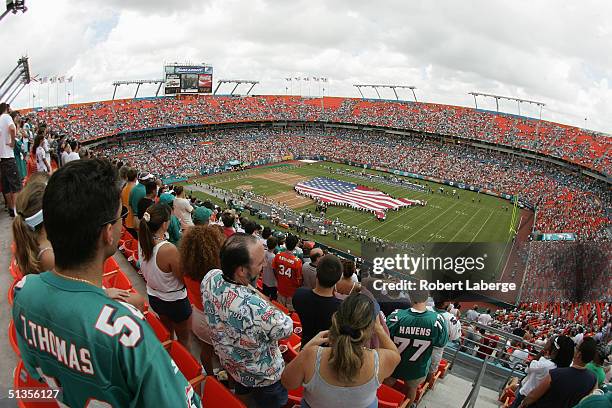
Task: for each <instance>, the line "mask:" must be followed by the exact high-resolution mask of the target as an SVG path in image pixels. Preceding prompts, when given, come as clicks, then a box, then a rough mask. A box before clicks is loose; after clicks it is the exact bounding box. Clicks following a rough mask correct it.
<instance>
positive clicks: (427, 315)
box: [387, 309, 448, 380]
mask: <svg viewBox="0 0 612 408" xmlns="http://www.w3.org/2000/svg"><path fill="white" fill-rule="evenodd" d="M387 326H388V327H389V334H390V336H391V339H392V340H393V342H394V343H395V344H396V345H397V349H398V351H399V352H400V354H401V356H402V360H401V362H400V363H399V365H398V366H397V367H396V369H395V372H394V373H393V377H394V378H400V379H403V380H416V379H418V378H421V377H425V376H426V375H427V372H428V371H429V364H430V363H431V352H432V351H433V348H434V347H443V346H444V345H446V341H447V340H448V330H447V329H446V323H445V322H444V318H443V317H442V316H441V315H439V314H437V313H436V312H432V311H430V310H426V311H425V312H417V311H415V310H413V309H405V310H396V311H395V312H393V313H391V314H390V315H389V317H388V318H387Z"/></svg>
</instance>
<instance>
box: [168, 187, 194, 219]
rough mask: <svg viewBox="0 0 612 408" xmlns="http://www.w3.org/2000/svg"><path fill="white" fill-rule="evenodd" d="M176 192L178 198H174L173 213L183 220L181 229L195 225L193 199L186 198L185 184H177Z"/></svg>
mask: <svg viewBox="0 0 612 408" xmlns="http://www.w3.org/2000/svg"><path fill="white" fill-rule="evenodd" d="M174 193H175V194H176V198H175V199H174V210H173V213H174V215H176V218H178V219H179V221H180V222H181V229H182V230H186V229H187V228H189V227H192V226H193V221H192V220H191V213H192V212H193V206H192V205H191V201H189V200H188V199H187V198H185V190H184V189H183V186H175V187H174Z"/></svg>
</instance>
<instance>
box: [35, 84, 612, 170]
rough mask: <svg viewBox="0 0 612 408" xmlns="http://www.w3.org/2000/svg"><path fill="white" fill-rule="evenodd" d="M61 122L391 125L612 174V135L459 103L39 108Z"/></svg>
mask: <svg viewBox="0 0 612 408" xmlns="http://www.w3.org/2000/svg"><path fill="white" fill-rule="evenodd" d="M37 115H38V116H39V118H40V119H43V120H45V121H46V122H47V123H48V124H50V125H51V126H52V127H53V128H54V129H57V130H59V131H61V132H64V133H66V134H68V135H69V136H72V137H75V138H78V139H80V140H81V141H91V140H95V139H101V138H105V137H109V136H112V135H114V134H117V133H118V132H120V131H133V130H142V129H148V128H164V127H170V126H184V125H197V124H215V123H231V122H252V121H309V122H317V121H322V122H335V123H349V124H358V125H371V126H381V127H389V128H395V129H401V130H411V131H418V132H427V133H431V134H438V135H448V136H455V137H461V138H466V139H472V140H477V141H485V142H488V143H494V144H498V145H501V146H509V147H512V148H514V149H524V150H527V151H532V152H536V153H539V154H543V155H547V156H550V157H554V158H559V159H563V160H565V161H567V162H570V163H573V164H576V165H579V166H582V167H584V168H586V169H589V170H594V171H596V172H598V173H600V174H602V175H604V176H609V175H610V174H612V159H611V156H612V136H610V135H605V134H600V133H595V132H591V131H587V130H584V129H579V128H576V127H572V126H566V125H562V124H558V123H553V122H547V121H540V120H536V119H530V118H526V117H518V116H514V115H507V114H498V113H494V112H489V111H482V110H475V109H472V108H465V107H459V106H449V105H439V104H429V103H413V102H394V101H370V100H361V99H354V98H340V97H325V98H322V99H321V98H302V97H298V96H272V95H271V96H252V97H236V96H234V97H232V96H199V97H198V96H189V97H180V98H169V97H164V98H156V99H131V100H116V101H103V102H95V103H89V104H79V105H69V106H64V107H59V108H55V109H50V110H41V111H38V112H37Z"/></svg>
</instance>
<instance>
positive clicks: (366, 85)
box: [353, 84, 418, 102]
mask: <svg viewBox="0 0 612 408" xmlns="http://www.w3.org/2000/svg"><path fill="white" fill-rule="evenodd" d="M353 86H354V87H355V88H357V90H358V91H359V94H361V97H362V98H363V99H365V97H364V96H363V92H361V88H372V89H374V91H376V95H378V99H381V97H380V93H379V92H378V88H389V89H392V90H393V93H394V94H395V99H396V100H398V101H399V100H400V99H399V96H398V94H397V89H410V90H411V91H412V96H413V97H414V101H415V102H418V100H417V97H416V93H415V92H414V90H415V89H417V88H416V87H415V86H412V85H374V84H354V85H353Z"/></svg>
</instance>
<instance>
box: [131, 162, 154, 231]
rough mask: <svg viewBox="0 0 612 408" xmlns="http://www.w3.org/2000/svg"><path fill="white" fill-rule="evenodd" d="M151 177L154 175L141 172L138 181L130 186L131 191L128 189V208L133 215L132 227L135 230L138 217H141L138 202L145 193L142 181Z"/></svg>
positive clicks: (144, 181) (151, 178)
mask: <svg viewBox="0 0 612 408" xmlns="http://www.w3.org/2000/svg"><path fill="white" fill-rule="evenodd" d="M153 179H154V177H153V175H152V174H148V173H141V174H140V177H139V178H138V183H137V184H136V185H135V186H134V187H133V188H132V191H130V197H129V202H130V209H131V210H132V213H133V214H134V217H135V218H134V227H135V228H136V230H138V225H139V221H140V218H142V216H140V217H139V216H138V203H139V202H140V200H141V199H143V198H144V197H145V196H146V195H147V190H146V188H145V186H144V183H146V182H147V181H149V180H153Z"/></svg>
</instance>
